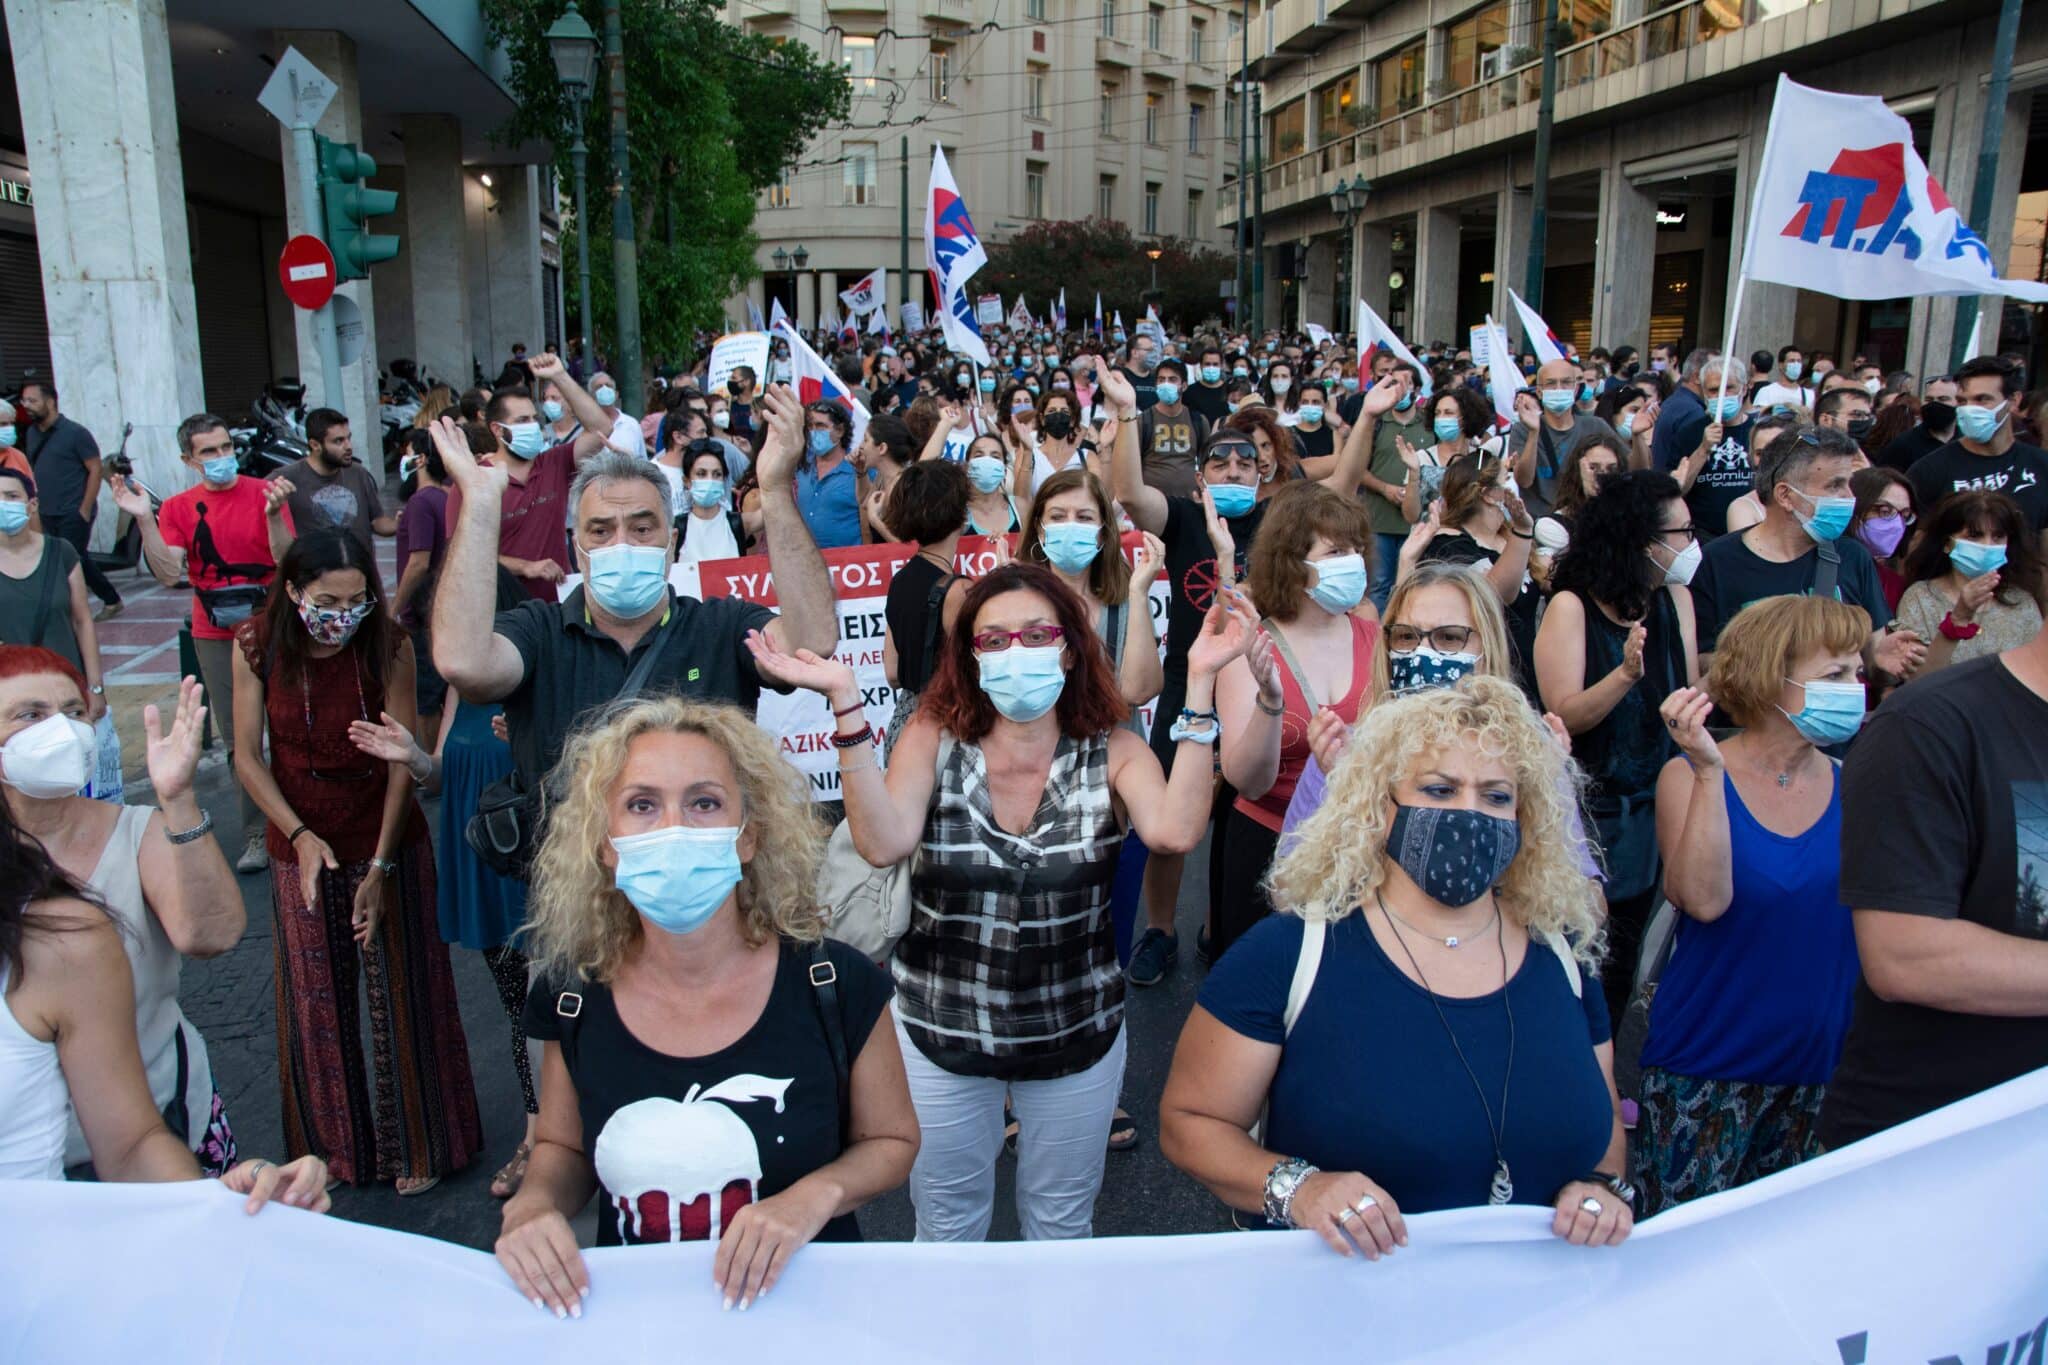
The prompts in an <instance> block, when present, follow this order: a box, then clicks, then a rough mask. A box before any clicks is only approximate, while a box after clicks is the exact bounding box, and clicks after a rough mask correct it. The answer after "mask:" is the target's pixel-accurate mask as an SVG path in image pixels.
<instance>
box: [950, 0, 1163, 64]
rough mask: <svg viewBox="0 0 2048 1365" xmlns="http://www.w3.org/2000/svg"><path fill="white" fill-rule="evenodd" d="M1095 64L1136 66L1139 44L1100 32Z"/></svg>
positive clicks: (1096, 44) (1096, 46)
mask: <svg viewBox="0 0 2048 1365" xmlns="http://www.w3.org/2000/svg"><path fill="white" fill-rule="evenodd" d="M941 2H942V0H941ZM925 3H926V4H928V5H929V4H932V3H934V0H925ZM1095 64H1096V65H1097V66H1124V67H1131V66H1136V65H1137V64H1138V46H1137V44H1136V43H1127V42H1125V41H1124V40H1123V39H1121V38H1111V37H1109V36H1108V35H1106V34H1101V33H1098V34H1096V35H1095Z"/></svg>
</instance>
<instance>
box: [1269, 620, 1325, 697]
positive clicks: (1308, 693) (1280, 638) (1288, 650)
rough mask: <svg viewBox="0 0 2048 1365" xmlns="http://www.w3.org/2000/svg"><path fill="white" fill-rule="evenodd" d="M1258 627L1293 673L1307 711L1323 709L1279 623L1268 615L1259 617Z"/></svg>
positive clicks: (1288, 669)
mask: <svg viewBox="0 0 2048 1365" xmlns="http://www.w3.org/2000/svg"><path fill="white" fill-rule="evenodd" d="M1259 629H1260V630H1262V631H1264V632H1266V638H1267V639H1269V640H1271V641H1272V642H1273V648H1275V649H1277V650H1279V651H1280V661H1281V662H1282V663H1284V664H1286V665H1287V671H1288V672H1289V673H1292V674H1293V675H1294V685H1295V686H1296V687H1299V688H1300V689H1301V699H1302V700H1303V701H1305V702H1307V703H1308V713H1309V714H1310V715H1311V716H1313V715H1314V714H1315V713H1316V712H1318V711H1320V710H1322V709H1323V704H1322V702H1321V701H1319V700H1317V698H1316V690H1315V688H1313V687H1311V686H1310V685H1309V681H1308V674H1306V673H1304V672H1302V669H1301V660H1299V659H1297V658H1295V657H1294V647H1293V646H1292V645H1290V644H1288V643H1287V637H1286V636H1285V635H1283V634H1281V633H1280V625H1279V623H1278V622H1277V621H1275V620H1274V619H1273V618H1272V617H1270V616H1262V617H1260V618H1259Z"/></svg>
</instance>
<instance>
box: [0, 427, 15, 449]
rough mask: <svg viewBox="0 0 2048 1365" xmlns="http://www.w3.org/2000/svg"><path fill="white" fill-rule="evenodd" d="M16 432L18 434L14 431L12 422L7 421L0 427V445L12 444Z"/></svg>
mask: <svg viewBox="0 0 2048 1365" xmlns="http://www.w3.org/2000/svg"><path fill="white" fill-rule="evenodd" d="M18 434H19V433H17V432H16V431H15V429H14V424H13V423H12V422H9V423H8V424H7V425H6V426H4V427H0V446H11V445H13V444H14V440H15V437H16V436H17V435H18Z"/></svg>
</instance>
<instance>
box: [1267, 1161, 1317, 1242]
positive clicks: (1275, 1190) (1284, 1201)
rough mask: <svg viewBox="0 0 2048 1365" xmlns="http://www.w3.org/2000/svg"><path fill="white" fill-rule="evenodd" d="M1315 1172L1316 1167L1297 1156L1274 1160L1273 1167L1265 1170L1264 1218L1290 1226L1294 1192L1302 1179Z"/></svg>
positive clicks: (1292, 1222)
mask: <svg viewBox="0 0 2048 1365" xmlns="http://www.w3.org/2000/svg"><path fill="white" fill-rule="evenodd" d="M1316 1173H1317V1170H1316V1167H1314V1166H1311V1165H1309V1164H1308V1163H1307V1162H1306V1161H1303V1160H1302V1159H1301V1158H1300V1157H1297V1156H1290V1157H1283V1158H1281V1159H1280V1160H1278V1161H1276V1162H1274V1163H1273V1169H1272V1170H1270V1171H1268V1172H1266V1192H1265V1213H1266V1220H1267V1221H1268V1222H1271V1223H1278V1224H1279V1225H1280V1226H1282V1227H1292V1226H1293V1225H1294V1219H1293V1218H1292V1217H1291V1213H1292V1211H1293V1207H1294V1195H1295V1192H1296V1191H1297V1190H1299V1189H1300V1188H1301V1185H1302V1182H1303V1181H1305V1180H1307V1179H1308V1178H1309V1177H1310V1176H1312V1175H1315V1174H1316Z"/></svg>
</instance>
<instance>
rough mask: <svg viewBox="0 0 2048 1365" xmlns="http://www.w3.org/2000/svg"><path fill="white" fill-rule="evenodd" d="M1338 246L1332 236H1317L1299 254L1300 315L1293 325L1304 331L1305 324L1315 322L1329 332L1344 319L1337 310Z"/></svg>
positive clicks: (1342, 322)
mask: <svg viewBox="0 0 2048 1365" xmlns="http://www.w3.org/2000/svg"><path fill="white" fill-rule="evenodd" d="M1341 245H1342V243H1341V242H1340V241H1339V239H1337V238H1336V237H1330V236H1325V237H1317V238H1315V239H1314V240H1313V241H1311V242H1310V243H1309V244H1308V250H1307V251H1305V252H1303V253H1302V256H1303V258H1304V262H1305V263H1304V265H1303V267H1302V276H1301V317H1300V318H1299V319H1298V320H1297V321H1296V322H1295V324H1294V325H1295V327H1296V328H1298V329H1302V330H1306V329H1307V326H1308V324H1309V323H1311V322H1316V323H1321V324H1322V325H1323V326H1325V327H1328V328H1330V329H1331V330H1332V331H1340V330H1342V329H1343V327H1344V320H1343V318H1342V317H1341V316H1339V315H1338V312H1337V251H1338V249H1339V247H1340V246H1341Z"/></svg>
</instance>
